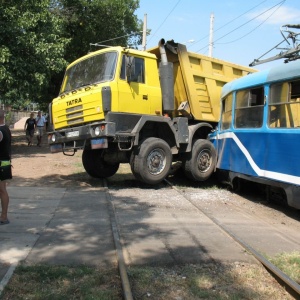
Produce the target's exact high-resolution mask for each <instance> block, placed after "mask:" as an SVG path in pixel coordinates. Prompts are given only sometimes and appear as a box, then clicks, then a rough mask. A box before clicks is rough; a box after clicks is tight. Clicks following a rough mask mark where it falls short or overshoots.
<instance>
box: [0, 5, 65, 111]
mask: <svg viewBox="0 0 300 300" xmlns="http://www.w3.org/2000/svg"><path fill="white" fill-rule="evenodd" d="M62 29H63V22H62V20H61V19H60V18H58V17H57V16H56V15H55V14H53V13H52V12H51V10H50V9H49V0H39V1H33V0H32V1H27V0H25V1H24V0H17V1H16V0H14V1H3V2H2V4H1V9H0V45H1V46H0V62H1V65H0V100H2V101H3V102H4V103H6V104H9V105H12V106H14V107H20V106H21V107H22V106H23V105H24V104H26V102H28V101H29V102H38V101H41V100H43V95H44V94H45V92H46V91H47V89H48V83H49V80H50V79H51V76H53V74H55V73H57V72H59V71H61V70H62V69H63V68H64V67H65V66H66V60H65V58H64V54H65V48H66V45H67V43H68V39H67V38H66V37H64V36H62V35H61V33H62Z"/></svg>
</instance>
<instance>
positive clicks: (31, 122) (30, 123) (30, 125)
mask: <svg viewBox="0 0 300 300" xmlns="http://www.w3.org/2000/svg"><path fill="white" fill-rule="evenodd" d="M35 129H36V120H35V118H34V114H33V113H31V114H30V118H28V119H27V120H26V122H25V125H24V131H25V132H26V139H27V142H28V146H31V144H32V138H33V135H34V131H35Z"/></svg>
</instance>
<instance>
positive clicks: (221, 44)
mask: <svg viewBox="0 0 300 300" xmlns="http://www.w3.org/2000/svg"><path fill="white" fill-rule="evenodd" d="M283 3H284V1H283V2H282V3H281V4H280V5H279V6H278V7H277V8H276V9H275V10H274V11H273V12H272V13H271V14H270V15H269V17H267V18H266V19H265V20H264V21H262V22H261V23H260V24H259V25H257V26H256V27H254V28H253V29H252V30H250V31H249V32H248V33H246V34H245V35H243V36H241V37H239V38H237V39H235V40H233V41H230V42H226V43H217V44H218V45H225V44H231V43H234V42H236V41H239V40H241V39H243V38H244V37H246V36H248V35H249V34H251V33H252V32H253V31H255V30H256V29H257V28H259V27H260V26H261V25H263V24H264V23H265V22H266V21H267V20H268V19H270V18H271V17H272V16H273V15H274V14H275V12H276V11H277V10H278V9H279V8H280V7H281V6H282V5H283Z"/></svg>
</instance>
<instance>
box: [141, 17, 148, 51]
mask: <svg viewBox="0 0 300 300" xmlns="http://www.w3.org/2000/svg"><path fill="white" fill-rule="evenodd" d="M146 39H147V14H144V25H143V42H142V47H143V50H144V51H145V50H146V46H147V40H146Z"/></svg>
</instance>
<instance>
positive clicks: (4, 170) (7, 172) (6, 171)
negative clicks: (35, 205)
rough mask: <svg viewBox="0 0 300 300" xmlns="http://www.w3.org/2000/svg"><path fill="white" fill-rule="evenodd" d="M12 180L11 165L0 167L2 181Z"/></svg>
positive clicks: (0, 179)
mask: <svg viewBox="0 0 300 300" xmlns="http://www.w3.org/2000/svg"><path fill="white" fill-rule="evenodd" d="M7 179H12V173H11V165H9V166H0V181H3V180H7Z"/></svg>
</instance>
